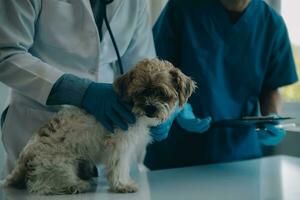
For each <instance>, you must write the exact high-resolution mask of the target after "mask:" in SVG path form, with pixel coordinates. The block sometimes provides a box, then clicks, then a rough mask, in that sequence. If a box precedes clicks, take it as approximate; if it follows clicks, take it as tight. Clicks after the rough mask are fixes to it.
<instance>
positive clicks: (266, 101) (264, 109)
mask: <svg viewBox="0 0 300 200" xmlns="http://www.w3.org/2000/svg"><path fill="white" fill-rule="evenodd" d="M260 110H261V114H262V115H269V114H271V113H279V112H281V96H280V92H279V90H278V89H276V90H271V91H264V92H263V93H262V94H261V96H260Z"/></svg>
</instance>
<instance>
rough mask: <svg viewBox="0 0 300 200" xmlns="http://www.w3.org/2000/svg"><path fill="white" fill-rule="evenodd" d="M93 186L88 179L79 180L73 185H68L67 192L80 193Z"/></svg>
mask: <svg viewBox="0 0 300 200" xmlns="http://www.w3.org/2000/svg"><path fill="white" fill-rule="evenodd" d="M90 187H91V185H90V183H89V182H87V181H79V182H78V183H77V184H76V185H72V186H70V187H68V190H67V191H66V193H69V194H78V193H82V192H86V191H87V190H89V189H90Z"/></svg>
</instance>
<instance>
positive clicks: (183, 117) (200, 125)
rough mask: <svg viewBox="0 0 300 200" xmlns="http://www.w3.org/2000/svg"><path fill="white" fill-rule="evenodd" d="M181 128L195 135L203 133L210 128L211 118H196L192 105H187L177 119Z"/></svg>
mask: <svg viewBox="0 0 300 200" xmlns="http://www.w3.org/2000/svg"><path fill="white" fill-rule="evenodd" d="M176 120H177V122H178V124H179V125H180V127H181V128H183V129H185V130H187V131H189V132H194V133H203V132H205V131H207V130H208V129H209V128H210V123H211V121H212V119H211V117H207V118H204V119H199V118H197V117H196V116H195V114H194V112H193V108H192V106H191V104H189V103H186V104H185V105H184V107H183V109H182V111H181V112H180V113H179V115H178V116H177V118H176Z"/></svg>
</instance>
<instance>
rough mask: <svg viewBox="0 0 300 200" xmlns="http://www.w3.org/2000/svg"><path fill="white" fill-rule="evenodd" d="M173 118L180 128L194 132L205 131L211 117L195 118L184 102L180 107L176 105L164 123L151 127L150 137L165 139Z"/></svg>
mask: <svg viewBox="0 0 300 200" xmlns="http://www.w3.org/2000/svg"><path fill="white" fill-rule="evenodd" d="M175 118H176V120H177V122H178V124H179V125H180V127H181V128H183V129H185V130H187V131H190V132H195V133H203V132H205V131H207V130H208V129H209V127H210V123H211V117H207V118H205V119H199V118H196V116H195V115H194V113H193V109H192V106H191V105H190V104H189V103H186V104H185V105H184V106H183V108H182V109H180V108H178V107H177V108H176V110H175V111H174V113H173V114H172V115H171V116H170V117H169V119H167V120H166V121H165V122H164V123H162V124H160V125H158V126H156V127H153V128H151V135H152V137H153V138H154V139H155V140H156V141H161V140H164V139H166V138H167V137H168V134H169V131H170V128H171V126H172V124H173V121H174V119H175Z"/></svg>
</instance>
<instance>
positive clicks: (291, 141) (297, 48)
mask: <svg viewBox="0 0 300 200" xmlns="http://www.w3.org/2000/svg"><path fill="white" fill-rule="evenodd" d="M147 1H148V2H149V8H150V14H151V21H152V24H154V23H155V21H156V19H157V17H158V15H159V13H160V12H161V10H162V9H163V6H164V5H165V3H166V2H167V0H147ZM267 2H268V3H269V4H270V5H271V6H272V7H273V8H274V9H276V10H277V11H278V12H280V13H281V14H282V16H283V18H284V19H285V22H286V25H287V27H288V31H289V35H290V39H291V42H292V45H293V52H294V57H295V60H296V64H297V70H298V74H299V76H300V25H299V12H300V1H297V0H268V1H267ZM281 92H282V95H283V103H284V104H283V115H286V116H291V117H295V118H297V119H296V120H295V123H296V124H297V125H298V127H296V128H293V129H291V130H290V132H289V134H287V137H286V138H285V140H284V141H283V142H282V144H280V145H279V146H277V147H276V148H274V149H267V150H266V154H267V155H272V154H287V155H293V156H299V157H300V83H297V84H295V85H293V86H289V87H286V88H283V89H282V91H281ZM8 94H9V90H8V88H7V87H6V86H4V85H3V84H2V83H0V111H2V110H3V109H4V103H5V101H7V97H8ZM3 163H4V149H3V145H2V143H1V144H0V169H2V165H3Z"/></svg>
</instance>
